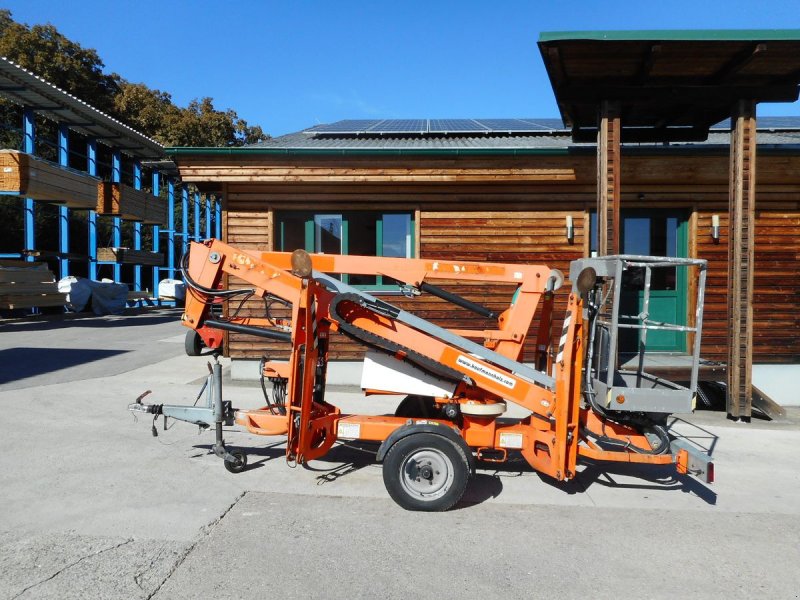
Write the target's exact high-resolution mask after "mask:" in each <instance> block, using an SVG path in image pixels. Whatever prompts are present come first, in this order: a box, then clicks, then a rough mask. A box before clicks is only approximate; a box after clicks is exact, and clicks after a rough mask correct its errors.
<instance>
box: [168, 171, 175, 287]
mask: <svg viewBox="0 0 800 600" xmlns="http://www.w3.org/2000/svg"><path fill="white" fill-rule="evenodd" d="M167 273H168V277H169V278H170V279H175V182H174V181H173V180H172V179H168V180H167Z"/></svg>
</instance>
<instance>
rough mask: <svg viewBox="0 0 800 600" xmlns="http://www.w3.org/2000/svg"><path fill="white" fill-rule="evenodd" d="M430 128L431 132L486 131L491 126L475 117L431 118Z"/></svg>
mask: <svg viewBox="0 0 800 600" xmlns="http://www.w3.org/2000/svg"><path fill="white" fill-rule="evenodd" d="M429 130H430V132H431V133H481V132H484V133H485V132H487V131H489V128H488V127H485V126H484V125H481V124H480V123H478V122H477V121H474V120H473V119H431V120H430V125H429Z"/></svg>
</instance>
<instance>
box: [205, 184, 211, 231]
mask: <svg viewBox="0 0 800 600" xmlns="http://www.w3.org/2000/svg"><path fill="white" fill-rule="evenodd" d="M210 237H211V196H209V195H208V194H206V239H208V238H210Z"/></svg>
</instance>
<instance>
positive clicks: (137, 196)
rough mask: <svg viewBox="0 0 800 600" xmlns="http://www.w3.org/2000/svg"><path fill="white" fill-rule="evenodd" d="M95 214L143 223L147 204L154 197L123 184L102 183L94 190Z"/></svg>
mask: <svg viewBox="0 0 800 600" xmlns="http://www.w3.org/2000/svg"><path fill="white" fill-rule="evenodd" d="M96 192H97V193H96V202H97V207H96V210H97V214H100V215H108V216H113V217H122V218H123V219H126V220H128V221H144V220H145V219H146V217H147V205H148V202H153V200H155V199H156V198H155V196H153V195H152V194H148V193H147V192H144V191H142V190H137V189H136V188H133V187H131V186H129V185H126V184H124V183H111V182H109V181H104V182H102V183H100V184H99V185H98V186H97V190H96Z"/></svg>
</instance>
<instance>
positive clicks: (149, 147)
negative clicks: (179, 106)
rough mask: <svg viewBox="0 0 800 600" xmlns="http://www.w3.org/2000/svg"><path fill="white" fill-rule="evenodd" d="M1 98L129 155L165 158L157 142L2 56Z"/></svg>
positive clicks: (162, 149)
mask: <svg viewBox="0 0 800 600" xmlns="http://www.w3.org/2000/svg"><path fill="white" fill-rule="evenodd" d="M0 96H2V97H4V98H7V99H8V100H10V101H12V102H14V103H16V104H20V105H22V106H24V107H26V108H29V109H32V110H34V111H36V112H37V113H39V114H42V115H44V116H45V117H46V118H48V119H51V120H53V121H56V122H57V123H63V124H65V125H67V126H68V127H69V128H70V129H72V130H73V131H76V132H78V133H80V134H81V135H85V136H87V137H89V138H93V139H96V140H97V141H98V142H101V143H103V144H105V145H107V146H111V147H113V148H115V149H119V150H120V151H122V152H124V153H125V154H128V155H130V156H134V157H136V158H160V157H163V156H164V147H163V146H162V145H161V144H159V143H158V142H157V141H155V140H153V139H151V138H149V137H147V136H146V135H144V134H142V133H139V132H138V131H136V130H135V129H133V128H131V127H128V126H127V125H125V124H124V123H122V122H120V121H118V120H117V119H115V118H113V117H111V116H109V115H107V114H106V113H104V112H102V111H100V110H97V109H96V108H94V107H93V106H91V105H89V104H87V103H86V102H84V101H83V100H80V99H78V98H76V97H75V96H73V95H72V94H69V93H67V92H65V91H64V90H62V89H60V88H58V87H56V86H54V85H53V84H52V83H49V82H48V81H45V80H44V79H42V78H41V77H39V76H37V75H35V74H33V73H31V72H30V71H28V70H26V69H23V68H22V67H20V66H19V65H17V64H16V63H13V62H11V61H10V60H8V59H7V58H5V57H0Z"/></svg>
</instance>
